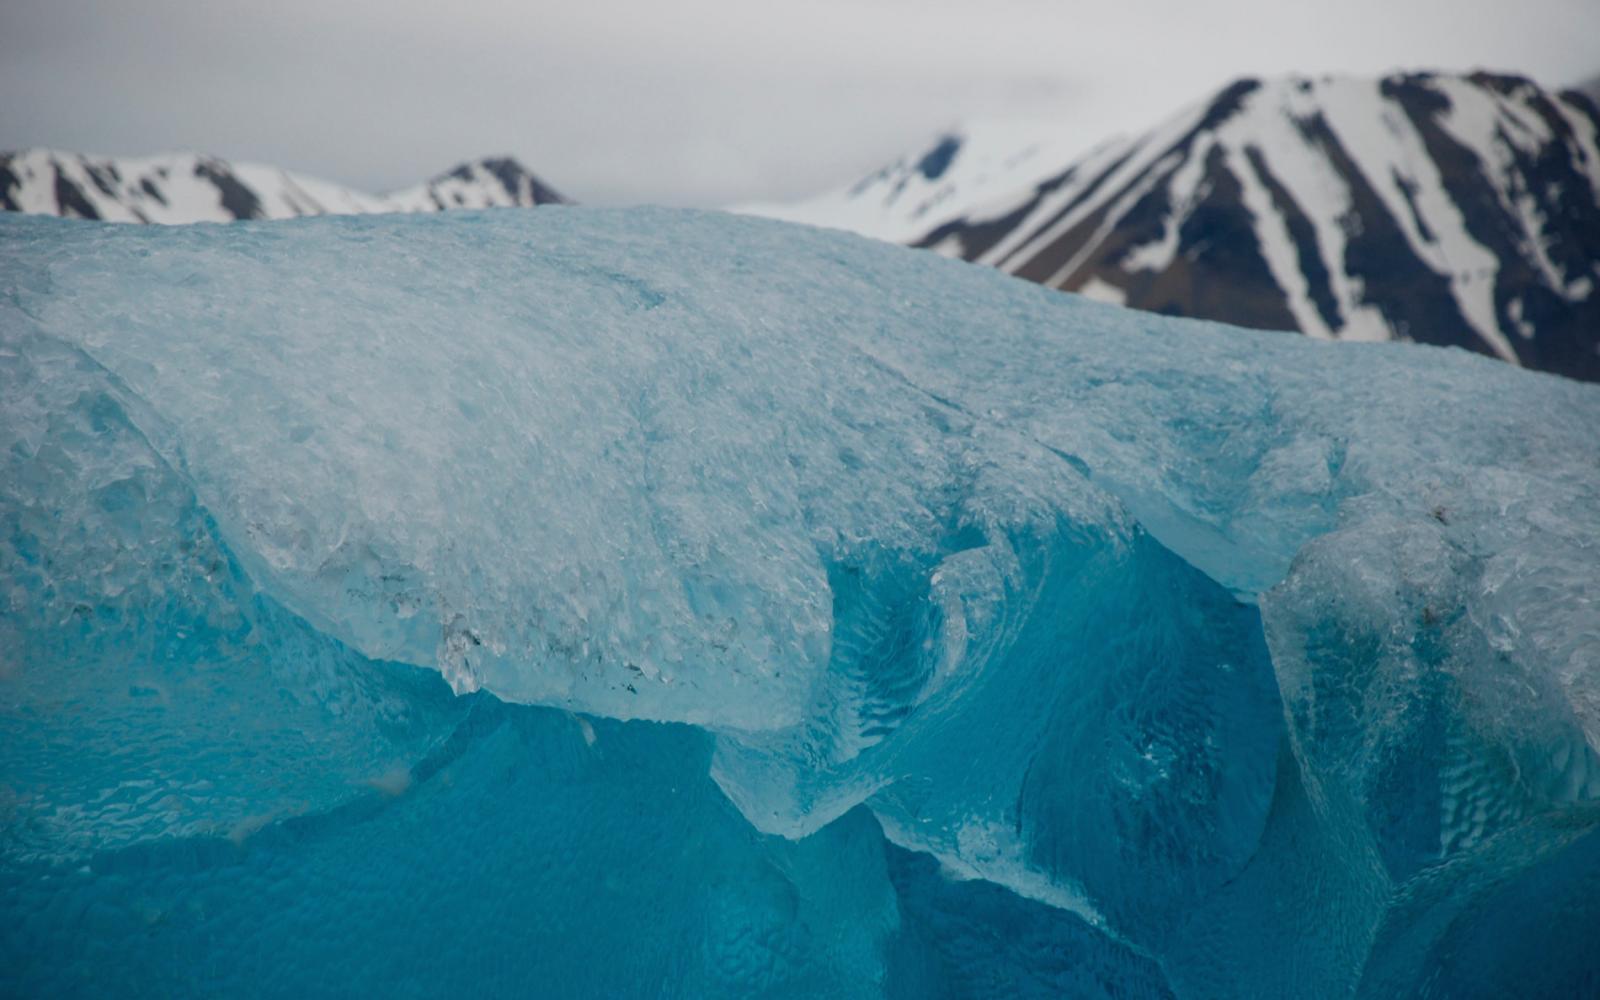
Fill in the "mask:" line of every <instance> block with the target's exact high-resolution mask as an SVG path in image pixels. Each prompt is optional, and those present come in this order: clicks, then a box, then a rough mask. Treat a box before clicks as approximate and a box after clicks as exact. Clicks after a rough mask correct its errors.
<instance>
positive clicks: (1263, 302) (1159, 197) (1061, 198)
mask: <svg viewBox="0 0 1600 1000" xmlns="http://www.w3.org/2000/svg"><path fill="white" fill-rule="evenodd" d="M1597 137H1600V109H1597V107H1596V105H1595V103H1594V102H1592V101H1591V100H1589V99H1588V98H1587V97H1586V96H1584V95H1583V94H1581V93H1579V92H1577V91H1568V92H1565V93H1563V94H1559V95H1556V94H1551V93H1548V92H1546V91H1543V90H1541V89H1540V88H1539V87H1538V86H1537V85H1535V84H1534V83H1532V82H1530V81H1528V80H1526V79H1522V78H1520V77H1514V76H1505V75H1497V74H1488V73H1477V74H1473V75H1472V76H1467V77H1462V76H1449V75H1442V74H1426V73H1417V74H1402V75H1395V76H1391V77H1388V78H1386V79H1383V80H1360V79H1317V80H1302V79H1286V80H1273V81H1267V82H1264V83H1263V82H1261V81H1256V80H1242V81H1239V82H1237V83H1235V84H1233V85H1231V86H1229V87H1227V88H1224V89H1223V90H1222V91H1221V92H1220V93H1218V94H1217V95H1216V96H1215V97H1214V98H1213V99H1212V100H1210V101H1209V102H1207V103H1206V104H1204V105H1201V106H1198V107H1197V108H1195V109H1192V110H1191V111H1189V112H1187V113H1186V114H1184V115H1182V116H1180V117H1178V118H1176V119H1174V120H1173V121H1171V122H1169V123H1167V124H1166V125H1164V126H1162V127H1160V128H1157V129H1155V130H1153V131H1151V132H1149V133H1147V134H1145V135H1143V136H1139V137H1137V138H1135V139H1133V140H1131V141H1128V142H1126V143H1125V144H1124V145H1122V146H1121V147H1120V148H1118V149H1117V150H1115V151H1114V152H1115V155H1113V156H1109V157H1108V156H1105V155H1101V156H1099V157H1098V158H1094V159H1093V160H1092V162H1091V161H1090V160H1085V161H1084V162H1081V163H1076V164H1071V165H1069V166H1067V167H1065V168H1064V169H1063V170H1062V171H1060V172H1059V173H1057V174H1055V175H1053V176H1051V177H1049V178H1048V179H1046V180H1045V181H1043V182H1041V183H1039V184H1037V185H1035V186H1034V188H1033V190H1032V191H1031V192H1021V193H1019V194H1020V197H1019V198H1017V199H1015V200H1012V201H1011V202H1009V203H1008V206H1007V208H1006V210H1005V212H1004V214H1003V215H996V216H985V215H983V214H977V213H969V214H963V215H960V216H958V217H955V218H948V219H945V220H942V221H939V222H938V223H937V224H936V225H934V226H932V227H930V229H929V231H928V232H927V233H926V234H925V235H924V236H922V237H921V238H920V239H917V240H915V241H913V242H914V243H915V245H919V246H926V247H936V248H938V249H939V250H940V251H941V252H946V253H953V254H955V255H959V256H962V257H965V258H967V259H969V260H975V261H980V262H982V263H987V264H991V265H994V266H997V267H1000V268H1002V269H1004V270H1006V271H1009V272H1011V273H1013V274H1016V275H1017V276H1019V277H1022V278H1026V279H1028V280H1030V281H1036V282H1040V283H1042V284H1047V285H1050V286H1052V287H1057V288H1063V289H1067V290H1073V291H1077V290H1087V291H1090V292H1091V293H1093V294H1097V295H1100V296H1102V297H1108V298H1114V299H1118V300H1120V301H1123V302H1124V303H1125V304H1127V305H1129V306H1132V307H1134V308H1139V309H1147V310H1151V311H1155V312H1161V313H1168V314H1175V315H1183V316H1193V317H1197V318H1203V319H1215V320H1221V321H1225V322H1229V323H1234V324H1238V325H1242V326H1250V327H1256V328H1259V329H1281V330H1300V331H1302V332H1304V333H1308V334H1312V335H1314V336H1323V337H1336V338H1347V339H1362V340H1384V339H1404V340H1415V341H1420V342H1424V343H1432V344H1440V345H1451V346H1457V347H1462V348H1464V349H1466V350H1470V351H1475V352H1479V353H1483V354H1488V355H1492V356H1496V357H1500V358H1502V359H1504V360H1507V361H1511V362H1513V363H1516V364H1521V365H1524V366H1526V367H1529V368H1537V369H1541V370H1544V371H1551V372H1557V373H1560V374H1564V375H1568V376H1571V377H1574V378H1579V379H1587V380H1600V141H1597Z"/></svg>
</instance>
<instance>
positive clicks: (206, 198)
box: [0, 147, 568, 225]
mask: <svg viewBox="0 0 1600 1000" xmlns="http://www.w3.org/2000/svg"><path fill="white" fill-rule="evenodd" d="M567 201H568V199H567V198H566V197H564V196H563V195H561V194H560V193H559V192H558V191H556V190H555V189H554V188H553V187H551V186H550V185H548V184H547V183H545V182H544V181H543V180H542V179H541V178H539V177H538V175H536V174H534V173H533V171H531V170H529V169H528V168H527V167H525V166H523V165H522V164H521V163H520V162H518V161H517V160H516V159H515V158H513V157H510V156H486V157H481V158H479V159H476V160H468V161H465V162H463V163H461V164H458V165H457V166H455V167H453V168H452V169H450V170H447V171H445V172H444V173H441V174H438V175H436V176H434V177H433V178H432V179H430V180H427V181H424V182H422V183H420V184H416V185H413V186H411V187H408V188H401V189H400V190H397V191H392V192H389V193H387V194H368V193H366V192H364V191H360V190H357V189H355V188H350V187H346V186H344V185H341V184H336V183H334V182H332V181H326V180H322V179H320V178H316V177H311V176H309V175H306V174H301V173H298V172H296V171H291V170H285V169H282V168H279V167H274V166H269V165H266V164H260V163H251V162H246V161H230V160H226V159H223V158H221V157H216V156H209V155H206V154H203V153H193V152H171V153H160V154H156V155H153V156H138V157H133V156H126V157H119V156H96V155H89V154H82V153H71V152H65V151H61V150H55V149H47V148H42V147H34V148H30V149H23V150H19V151H17V152H14V153H0V209H4V210H6V211H13V212H25V213H29V214H44V215H60V216H66V217H72V218H83V219H100V220H103V221H108V222H155V223H165V224H174V225H175V224H183V223H189V222H231V221H237V220H243V219H289V218H299V217H302V216H308V215H360V214H368V213H373V212H432V211H444V210H446V209H452V208H491V207H503V206H517V207H533V206H536V205H545V204H563V203H566V202H567Z"/></svg>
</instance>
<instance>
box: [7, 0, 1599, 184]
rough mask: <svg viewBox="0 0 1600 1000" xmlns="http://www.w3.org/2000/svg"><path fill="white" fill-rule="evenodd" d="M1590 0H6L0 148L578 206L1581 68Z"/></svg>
mask: <svg viewBox="0 0 1600 1000" xmlns="http://www.w3.org/2000/svg"><path fill="white" fill-rule="evenodd" d="M1596 39H1600V0H1321V2H1301V0H1210V2H1207V0H1149V2H1140V0H1094V2H1084V3H1079V2H1076V0H1072V2H1066V0H1057V2H1049V0H848V2H847V0H809V2H803V0H655V2H650V0H573V2H568V3H551V2H543V0H540V2H531V3H513V2H510V0H448V2H443V0H434V2H416V0H251V2H239V0H199V2H197V0H0V94H3V95H4V97H3V98H0V148H17V147H22V146H33V145H51V146H57V147H61V148H65V149H73V150H82V151H88V152H99V153H118V154H136V153H150V152H156V151H160V150H166V149H175V148H192V149H199V150H203V151H207V152H212V153H216V154H218V155H222V156H227V157H232V158H235V159H250V160H260V161H265V162H269V163H275V164H279V165H282V166H286V167H290V168H293V169H297V170H300V171H303V172H306V173H310V174H314V175H319V176H323V177H326V178H329V179H331V180H337V181H342V182H344V183H347V184H352V185H356V186H359V187H364V188H368V189H372V190H383V189H386V188H392V187H398V186H402V185H406V184H410V183H413V182H415V181H418V180H421V179H422V178H424V177H426V176H429V175H432V174H434V173H437V172H439V171H440V170H443V169H445V168H446V167H448V166H450V165H452V164H453V163H455V162H457V161H460V160H463V159H466V158H469V157H473V156H478V155H482V154H487V153H497V152H508V153H511V154H513V155H515V156H517V157H518V158H519V159H521V160H523V161H524V162H525V163H527V164H528V166H529V167H531V168H532V169H533V170H534V171H536V172H537V173H539V174H540V175H542V176H543V177H544V178H545V179H546V180H548V181H549V182H550V183H551V184H553V185H554V186H555V187H557V188H558V189H560V190H561V191H563V192H565V193H567V194H568V195H570V196H572V197H575V198H577V199H579V200H580V201H588V202H633V201H656V202H665V203H671V204H698V205H721V204H727V203H729V202H736V201H745V200H750V199H755V198H791V197H796V196H801V195H805V194H807V193H810V192H812V191H815V190H817V189H820V188H827V187H832V186H835V185H837V184H839V183H843V182H846V181H849V180H852V179H854V178H855V177H856V176H858V175H860V174H862V173H863V172H865V171H867V170H868V169H870V168H872V167H874V166H876V165H878V164H879V163H881V162H884V161H886V160H889V159H893V158H894V157H895V156H897V155H899V154H900V153H901V152H904V151H906V150H907V149H908V148H910V147H914V146H917V145H918V144H920V143H921V142H923V141H924V140H925V139H927V138H929V137H930V136H931V135H932V134H934V133H936V132H937V131H938V130H939V129H941V128H944V127H946V126H947V125H950V124H952V123H955V122H957V121H960V120H963V119H968V118H976V117H989V116H1012V115H1029V116H1031V115H1040V116H1048V118H1049V120H1050V121H1051V122H1052V124H1053V127H1057V128H1059V129H1061V130H1063V131H1064V132H1067V133H1069V134H1071V135H1073V136H1078V135H1081V136H1082V142H1083V145H1084V146H1089V145H1092V144H1093V143H1095V142H1098V141H1099V140H1101V139H1103V138H1105V137H1106V136H1107V135H1109V134H1111V133H1114V132H1131V131H1137V130H1141V129H1143V128H1146V127H1148V126H1150V125H1152V124H1154V123H1155V122H1156V121H1158V120H1159V119H1161V118H1162V117H1164V116H1165V115H1167V114H1169V113H1170V112H1172V111H1173V110H1175V109H1177V108H1178V107H1180V106H1182V105H1183V104H1185V103H1188V102H1190V101H1193V100H1196V99H1198V98H1200V97H1203V96H1204V95H1205V94H1206V93H1208V92H1209V91H1210V90H1211V89H1213V88H1215V87H1217V86H1219V85H1220V84H1222V83H1224V82H1226V81H1227V80H1228V79H1230V78H1232V77H1235V76H1239V75H1246V74H1249V75H1265V74H1277V73H1285V72H1299V73H1324V72H1347V73H1365V74H1375V73H1382V72H1385V71H1388V70H1392V69H1396V68H1423V67H1428V68H1446V69H1467V68H1474V67H1488V68H1494V69H1502V70H1510V71H1515V72H1521V73H1524V74H1527V75H1529V76H1532V77H1534V78H1535V79H1536V80H1539V81H1540V82H1541V83H1545V84H1547V85H1562V86H1564V85H1568V84H1571V83H1573V82H1575V81H1577V80H1579V79H1581V78H1585V77H1588V76H1591V75H1593V74H1595V73H1597V72H1600V43H1597V42H1596Z"/></svg>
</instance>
